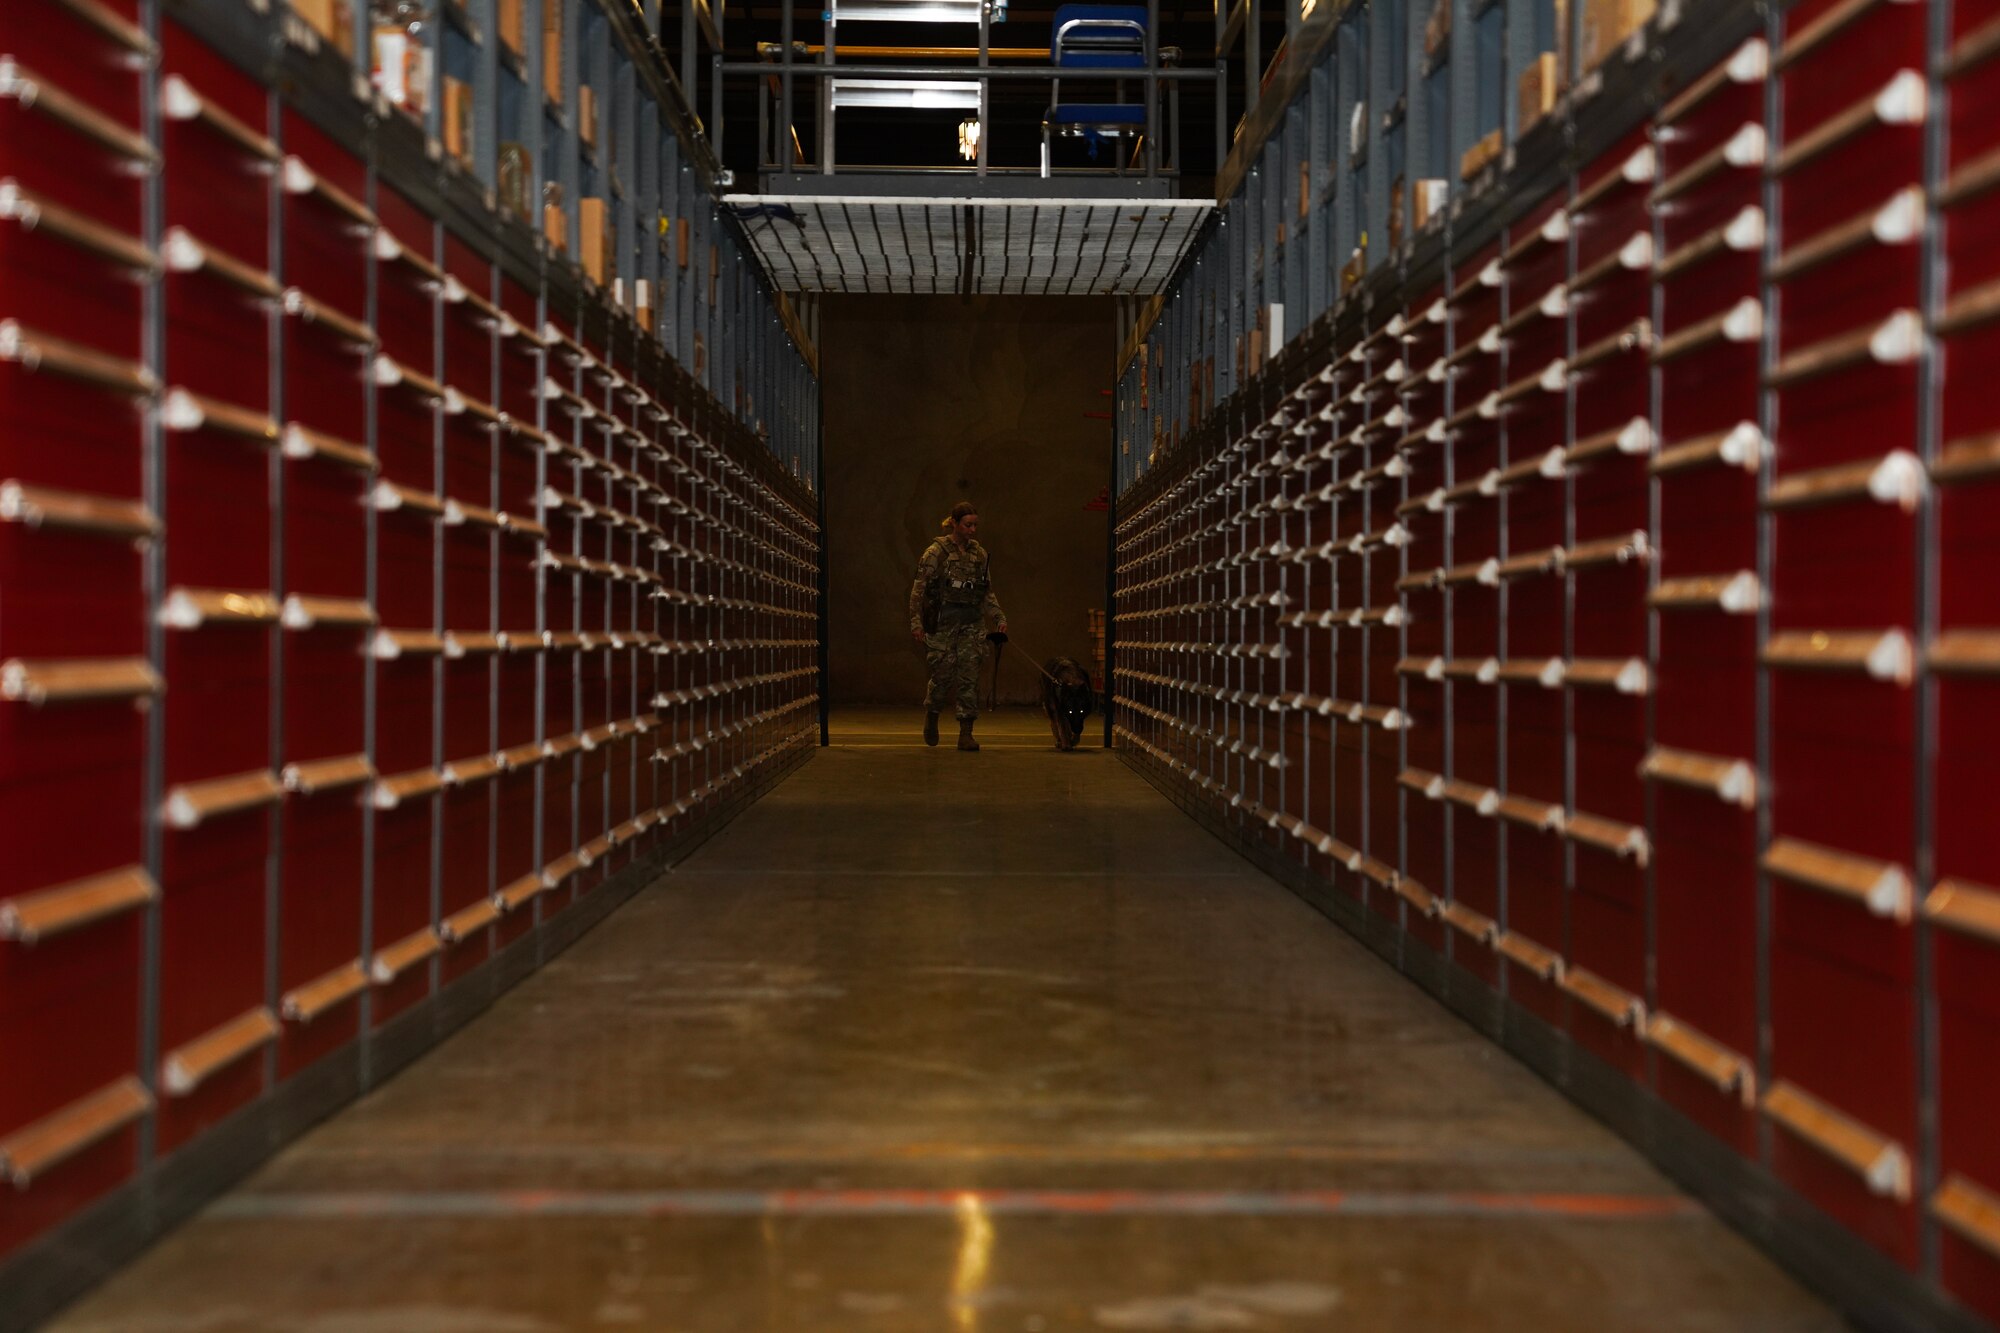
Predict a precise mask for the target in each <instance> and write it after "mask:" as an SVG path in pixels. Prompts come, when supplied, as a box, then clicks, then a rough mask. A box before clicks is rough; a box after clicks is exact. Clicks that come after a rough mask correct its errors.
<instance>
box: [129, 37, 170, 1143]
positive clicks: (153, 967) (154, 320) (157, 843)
mask: <svg viewBox="0 0 2000 1333" xmlns="http://www.w3.org/2000/svg"><path fill="white" fill-rule="evenodd" d="M159 6H160V0H141V3H140V6H139V18H140V20H141V22H143V23H144V24H145V27H146V32H147V34H148V35H149V36H150V37H151V38H152V39H153V41H154V42H155V43H156V44H157V43H158V42H159V40H160V28H161V24H160V14H159ZM156 49H157V47H156ZM159 83H160V72H159V62H158V61H149V62H147V65H146V67H145V69H144V70H143V71H142V72H141V73H140V75H139V86H140V90H141V92H140V101H139V105H140V126H141V129H142V132H143V133H144V134H145V136H146V141H147V142H148V143H150V144H152V145H153V147H154V148H155V149H159V148H161V147H163V135H162V134H161V116H160V110H159V107H160V89H159ZM142 200H143V202H142V203H141V205H140V207H141V209H142V210H143V217H142V218H141V226H142V228H143V231H142V233H141V234H142V235H143V236H144V237H145V241H146V244H147V246H148V247H150V248H152V249H153V251H154V253H155V254H157V253H159V250H158V247H159V245H160V237H161V233H162V232H163V231H164V230H165V225H166V205H165V191H164V188H163V186H162V182H161V173H160V172H157V171H155V172H153V173H151V174H149V175H148V176H147V177H146V178H145V184H144V187H143V192H142ZM139 309H140V319H141V321H142V328H141V330H140V335H139V336H140V346H141V348H142V353H143V355H144V357H145V360H146V365H147V367H148V368H149V369H151V370H152V372H153V374H154V376H155V377H156V378H157V379H158V381H159V382H160V383H162V384H165V383H167V382H168V380H167V377H166V365H165V360H166V327H167V320H166V284H165V283H163V282H151V283H147V284H146V287H145V292H144V295H143V296H141V298H140V302H139ZM143 420H144V425H143V426H142V427H141V431H142V433H143V435H142V437H143V440H144V443H143V446H142V448H143V455H142V457H143V459H144V463H143V468H144V477H143V480H142V482H141V487H142V493H143V494H144V495H145V497H146V508H147V509H148V510H150V511H151V512H152V513H154V514H157V515H159V516H160V517H161V518H165V517H166V516H167V507H166V499H167V465H166V433H165V430H164V429H163V427H162V426H161V423H160V414H159V413H158V412H148V413H146V414H145V416H144V418H143ZM170 540H172V533H171V532H170V531H168V530H165V529H163V530H162V531H161V532H160V534H159V535H158V536H156V537H155V538H154V539H153V540H152V542H150V543H149V544H148V545H147V547H146V553H145V557H144V561H145V571H146V573H145V579H146V625H147V629H146V658H147V661H148V662H149V663H150V665H151V666H152V668H153V673H154V675H155V676H156V677H157V678H158V679H160V680H165V679H166V678H167V636H166V629H165V627H164V626H163V625H161V624H160V616H159V611H160V604H161V603H162V602H163V601H164V600H165V598H166V592H167V543H168V542H169V541H170ZM170 706H171V705H170V702H169V700H168V699H167V698H166V696H165V695H164V694H162V695H161V696H160V697H158V698H156V699H154V700H153V701H152V706H151V708H149V709H148V710H147V714H146V775H145V787H144V791H145V794H146V808H145V811H144V814H143V819H144V828H145V857H146V873H147V874H148V875H150V876H152V879H153V882H154V883H155V884H158V883H161V880H162V874H163V869H162V867H163V863H164V861H165V858H166V841H165V833H164V830H163V828H162V826H161V821H160V816H159V809H160V803H161V801H162V800H163V799H164V798H165V796H166V743H167V709H168V707H170ZM145 911H146V914H145V926H144V932H145V938H144V943H143V944H142V946H141V947H142V949H143V950H144V952H143V954H142V956H141V962H140V976H139V1012H138V1014H137V1015H136V1016H135V1017H136V1018H137V1020H138V1024H139V1080H140V1082H142V1083H144V1084H145V1085H146V1091H147V1092H148V1093H149V1094H151V1095H152V1097H153V1099H154V1104H155V1105H156V1106H157V1104H158V1098H159V1075H158V1072H157V1071H158V1070H159V1067H160V948H161V940H162V925H161V914H160V904H159V902H158V901H157V899H156V900H155V901H154V902H152V903H149V904H148V905H147V907H146V909H145ZM135 1137H136V1138H137V1140H138V1142H137V1147H136V1155H137V1159H138V1160H137V1166H138V1169H139V1171H141V1172H143V1171H144V1170H145V1169H146V1168H147V1167H149V1166H150V1165H151V1164H152V1161H153V1156H154V1153H155V1152H156V1150H157V1148H158V1143H159V1125H158V1118H157V1113H155V1114H154V1115H148V1116H146V1117H144V1118H143V1119H141V1120H140V1121H139V1126H138V1133H137V1135H136V1136H135Z"/></svg>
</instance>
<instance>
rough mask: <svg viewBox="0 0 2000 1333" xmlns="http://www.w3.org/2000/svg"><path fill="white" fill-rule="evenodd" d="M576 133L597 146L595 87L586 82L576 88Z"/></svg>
mask: <svg viewBox="0 0 2000 1333" xmlns="http://www.w3.org/2000/svg"><path fill="white" fill-rule="evenodd" d="M576 135H577V137H578V138H579V139H582V140H583V141H584V142H585V143H587V144H589V145H590V146H591V147H592V148H595V147H597V89H595V88H593V87H591V86H590V85H589V84H587V83H586V84H582V85H580V86H579V87H578V88H577V90H576Z"/></svg>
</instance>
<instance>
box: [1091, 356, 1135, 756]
mask: <svg viewBox="0 0 2000 1333" xmlns="http://www.w3.org/2000/svg"><path fill="white" fill-rule="evenodd" d="M1121 322H1122V321H1121ZM1119 341H1120V344H1121V345H1122V343H1123V341H1124V340H1123V339H1122V338H1121V339H1120V340H1119ZM1143 354H1144V349H1143V348H1142V349H1141V355H1143ZM1112 355H1113V356H1116V355H1117V349H1116V348H1114V349H1113V351H1112ZM1118 402H1119V404H1120V406H1119V408H1118V409H1116V414H1117V416H1118V418H1119V420H1117V421H1114V422H1113V423H1112V427H1111V453H1110V456H1109V465H1108V466H1107V467H1106V468H1105V469H1104V477H1105V483H1106V487H1107V489H1106V491H1105V495H1106V497H1107V503H1106V505H1105V510H1104V688H1103V692H1102V693H1101V694H1100V695H1099V696H1098V704H1099V707H1100V708H1101V709H1102V710H1103V713H1104V748H1105V749H1107V750H1108V749H1110V748H1111V728H1112V725H1113V723H1114V718H1113V714H1114V713H1116V711H1117V705H1116V704H1115V703H1113V702H1112V700H1114V699H1116V698H1117V697H1118V686H1117V683H1116V682H1117V676H1116V672H1117V666H1118V661H1117V657H1116V656H1115V654H1116V652H1117V645H1116V636H1117V628H1116V626H1117V624H1118V433H1119V430H1120V429H1121V428H1122V427H1123V426H1124V425H1125V421H1124V417H1125V416H1126V411H1125V408H1126V407H1127V404H1126V403H1125V401H1124V393H1123V391H1122V390H1120V391H1119V397H1118Z"/></svg>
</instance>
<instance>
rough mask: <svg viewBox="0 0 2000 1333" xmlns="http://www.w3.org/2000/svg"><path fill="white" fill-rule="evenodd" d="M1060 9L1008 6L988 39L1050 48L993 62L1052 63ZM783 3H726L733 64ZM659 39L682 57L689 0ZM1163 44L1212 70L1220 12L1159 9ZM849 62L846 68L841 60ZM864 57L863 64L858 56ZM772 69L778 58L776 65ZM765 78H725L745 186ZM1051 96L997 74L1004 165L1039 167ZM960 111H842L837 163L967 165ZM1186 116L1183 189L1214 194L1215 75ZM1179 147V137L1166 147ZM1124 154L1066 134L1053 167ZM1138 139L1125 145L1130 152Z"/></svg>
mask: <svg viewBox="0 0 2000 1333" xmlns="http://www.w3.org/2000/svg"><path fill="white" fill-rule="evenodd" d="M1055 8H1056V6H1055V5H1053V4H1046V3H1043V4H1036V3H1020V4H1014V5H1010V7H1009V9H1008V14H1007V18H1006V20H1005V21H1004V22H1002V23H997V24H994V25H993V27H992V29H991V37H990V41H991V44H992V46H994V47H996V48H998V47H1017V48H1018V47H1033V48H1038V49H1039V50H1040V51H1041V52H1042V53H1043V54H1042V56H1041V58H1040V59H1039V60H1027V61H1024V60H1006V61H995V62H994V63H995V64H1004V65H1012V66H1016V67H1019V66H1022V65H1033V64H1047V63H1048V60H1047V54H1046V52H1047V49H1048V44H1049V35H1050V28H1051V20H1052V18H1053V15H1054V13H1055ZM821 14H822V9H821V7H820V6H819V5H800V6H797V7H796V8H794V10H793V19H792V22H793V39H794V40H795V41H799V42H809V43H815V44H817V43H818V42H820V41H821V40H823V36H824V32H825V29H824V25H823V24H822V22H821ZM782 15H783V9H782V7H781V6H780V5H778V4H774V3H762V4H759V3H744V4H742V5H740V6H738V5H730V6H729V7H728V8H727V9H726V11H725V22H724V30H723V36H724V41H725V45H726V48H727V59H729V60H730V61H732V62H735V61H752V60H757V59H759V55H758V51H757V46H758V44H759V43H760V42H769V43H776V42H777V41H778V40H779V29H780V24H781V20H782ZM1263 28H1264V30H1263V34H1262V37H1263V41H1262V51H1261V54H1262V57H1263V59H1264V60H1265V61H1266V62H1268V61H1269V60H1270V58H1271V56H1272V54H1273V52H1275V51H1276V49H1277V46H1278V43H1279V41H1280V39H1282V37H1283V36H1284V23H1283V20H1282V18H1280V19H1279V20H1278V21H1276V22H1269V21H1267V22H1266V23H1265V24H1264V25H1263ZM661 29H662V31H661V37H662V39H663V41H664V44H665V46H666V49H667V52H668V55H669V57H670V58H671V59H672V60H673V62H674V66H675V69H676V70H678V69H679V68H680V61H681V6H680V4H679V3H677V2H675V0H669V3H668V4H667V5H666V6H665V12H664V14H663V16H662V20H661ZM697 40H698V53H699V55H698V60H697V64H698V66H699V76H698V78H697V80H696V83H697V86H696V87H695V88H692V89H690V90H689V93H690V96H691V98H692V99H693V100H694V103H695V106H696V107H697V109H698V111H699V113H700V114H701V115H702V116H703V117H704V118H706V117H707V116H708V115H709V107H710V92H711V78H710V72H709V69H708V65H709V57H710V56H711V54H712V53H711V52H710V50H709V48H708V46H707V44H706V42H702V41H700V40H699V39H697ZM1159 41H1160V45H1161V46H1162V47H1163V48H1165V47H1179V48H1180V51H1181V61H1180V63H1181V64H1182V66H1183V67H1186V68H1190V69H1213V68H1214V67H1215V48H1216V41H1215V15H1214V11H1213V9H1204V8H1198V7H1195V6H1190V5H1186V4H1173V5H1162V7H1161V10H1160V34H1159ZM978 44H979V33H978V29H977V28H976V27H974V26H973V25H971V24H925V23H860V22H855V21H853V20H848V21H846V22H844V23H842V24H841V26H840V46H842V47H849V46H864V45H865V46H923V47H962V48H966V49H968V50H976V49H977V47H978ZM1234 48H1235V49H1234V50H1233V51H1231V53H1230V56H1229V61H1228V64H1229V71H1228V80H1229V91H1228V120H1227V122H1226V124H1227V125H1228V126H1229V127H1230V128H1231V129H1233V127H1234V125H1235V122H1236V121H1237V119H1239V118H1240V117H1241V116H1242V114H1243V88H1244V49H1243V43H1242V42H1241V41H1237V42H1236V43H1235V44H1234ZM841 63H843V64H845V63H849V62H848V61H846V60H842V61H841ZM857 63H858V62H857ZM867 63H869V64H892V63H921V64H929V65H933V66H940V65H942V66H953V67H958V66H964V67H969V66H971V65H972V64H974V63H975V62H974V61H972V60H970V59H968V60H964V61H951V60H926V61H897V60H889V59H877V58H873V57H871V58H869V59H868V60H867ZM774 68H775V62H774ZM759 82H760V81H759V80H757V79H755V78H752V77H744V78H732V79H729V80H726V81H725V84H724V102H723V161H724V164H725V165H726V166H728V167H730V168H731V169H732V170H734V171H735V173H736V177H737V180H738V182H739V183H740V184H741V185H743V186H745V187H748V186H749V185H750V184H751V183H752V182H753V181H755V180H756V178H757V172H758V170H759V166H760V163H759V157H760V154H759V151H758V149H759V143H758V137H759V136H758V102H759V88H758V84H759ZM815 97H816V91H815V81H814V80H812V79H810V78H799V79H796V80H795V87H794V91H793V98H794V104H795V117H794V123H795V125H796V128H797V130H798V136H799V141H800V143H801V144H802V146H803V149H804V153H805V155H806V157H807V159H808V160H811V159H814V158H816V157H817V155H818V149H817V143H818V132H817V129H816V117H817V103H816V101H815ZM1138 97H1139V94H1138V92H1137V90H1136V89H1133V90H1131V91H1130V92H1129V93H1128V100H1135V101H1136V100H1138ZM1049 100H1050V88H1049V85H1048V84H1047V83H1046V82H1044V81H1042V80H1039V79H1035V80H1007V79H997V80H994V81H993V84H992V88H991V93H990V103H989V105H990V111H991V114H990V118H989V124H988V136H989V147H988V155H989V161H990V162H991V164H992V165H994V166H998V167H1020V168H1033V167H1035V166H1036V165H1038V163H1039V162H1040V155H1041V121H1042V115H1043V112H1044V111H1045V110H1046V109H1047V107H1048V105H1049ZM1063 100H1064V101H1111V100H1116V99H1115V97H1114V95H1113V90H1112V88H1111V85H1109V84H1107V83H1104V82H1101V81H1094V82H1089V83H1083V82H1077V83H1071V84H1066V85H1065V87H1064V89H1063ZM777 102H778V99H777V97H776V96H775V95H772V96H771V98H770V102H769V106H770V108H771V109H770V112H769V114H770V116H771V118H772V124H773V125H774V126H775V123H776V120H777V109H776V108H777ZM1161 115H1162V117H1163V118H1164V117H1165V116H1166V115H1167V101H1166V98H1165V96H1164V94H1163V96H1162V102H1161ZM963 116H964V113H962V112H957V111H911V110H884V109H876V108H846V109H843V110H842V111H841V112H840V113H839V115H838V118H837V121H836V123H837V126H838V133H839V138H838V143H837V146H836V152H835V160H836V161H837V162H838V163H839V164H840V165H841V166H842V167H843V168H847V167H862V166H898V167H920V166H938V167H946V166H959V165H962V163H961V160H960V159H959V157H958V155H957V151H956V149H957V142H958V138H957V126H958V122H959V121H960V120H961V119H962V118H963ZM1180 122H1181V126H1182V138H1183V140H1184V143H1183V148H1182V153H1181V159H1180V169H1181V174H1182V176H1183V185H1182V189H1181V194H1182V195H1183V196H1184V197H1186V196H1193V195H1198V194H1201V193H1204V192H1206V189H1207V186H1208V182H1209V180H1210V179H1211V178H1212V177H1213V176H1214V174H1215V169H1216V155H1215V139H1216V134H1215V91H1214V85H1213V83H1212V82H1211V81H1206V80H1203V81H1187V82H1184V83H1183V84H1182V85H1181V91H1180ZM1168 147H1169V149H1170V150H1171V143H1170V142H1169V143H1168ZM1114 151H1116V150H1115V148H1114V147H1113V146H1112V145H1110V144H1108V143H1107V144H1105V145H1104V146H1103V147H1102V148H1101V150H1100V153H1099V156H1098V157H1097V158H1096V159H1094V160H1093V159H1092V158H1091V157H1090V156H1089V154H1088V152H1087V146H1086V145H1085V144H1083V143H1081V142H1079V141H1075V140H1070V141H1058V143H1057V145H1056V148H1055V163H1056V165H1057V166H1058V167H1063V166H1077V167H1086V166H1098V167H1105V166H1108V165H1109V164H1110V161H1111V154H1112V153H1113V152H1114ZM1130 151H1131V146H1130V143H1129V141H1128V142H1127V144H1126V152H1127V153H1128V154H1129V152H1130Z"/></svg>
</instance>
